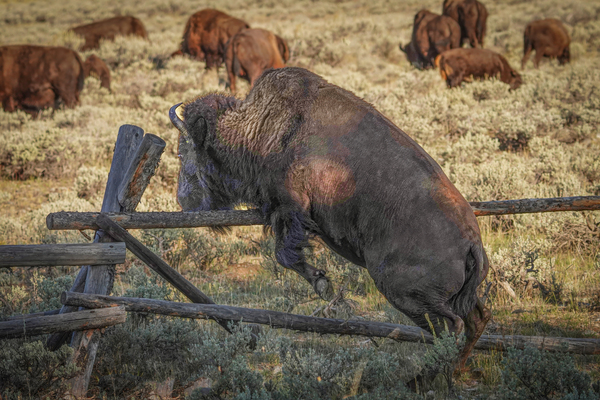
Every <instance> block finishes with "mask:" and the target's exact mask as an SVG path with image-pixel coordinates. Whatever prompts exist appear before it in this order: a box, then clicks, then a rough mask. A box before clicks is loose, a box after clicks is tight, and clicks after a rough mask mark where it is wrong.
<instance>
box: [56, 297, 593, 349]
mask: <svg viewBox="0 0 600 400" xmlns="http://www.w3.org/2000/svg"><path fill="white" fill-rule="evenodd" d="M61 302H62V303H63V304H69V305H77V306H83V307H87V308H99V307H109V306H113V305H123V306H125V309H126V310H127V311H133V312H143V313H154V314H162V315H170V316H176V317H183V318H197V319H208V318H215V317H216V318H221V319H227V320H231V321H243V322H251V323H256V324H263V325H269V326H271V327H272V328H284V329H291V330H297V331H305V332H316V333H321V334H337V335H361V336H370V337H387V338H390V339H394V340H398V341H407V342H425V343H433V336H432V335H431V334H430V333H429V332H426V331H424V330H423V329H421V328H419V327H416V326H407V325H398V324H390V323H386V322H372V321H351V320H343V319H332V318H316V317H308V316H305V315H297V314H288V313H284V312H279V311H269V310H257V309H251V308H242V307H231V306H223V305H216V304H190V303H177V302H171V301H164V300H153V299H141V298H133V297H111V296H100V295H89V294H82V293H73V292H63V294H62V295H61ZM565 345H566V347H564V346H565ZM510 346H514V347H519V348H522V347H524V346H532V347H536V348H538V349H544V350H548V351H567V352H573V353H579V354H600V339H578V338H554V337H539V336H499V335H483V336H481V338H480V339H479V341H478V342H477V344H476V345H475V348H476V349H480V350H490V349H495V350H505V349H506V348H507V347H510Z"/></svg>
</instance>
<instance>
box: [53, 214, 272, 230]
mask: <svg viewBox="0 0 600 400" xmlns="http://www.w3.org/2000/svg"><path fill="white" fill-rule="evenodd" d="M98 215H100V213H98V212H67V211H61V212H56V213H51V214H48V216H47V217H46V226H47V227H48V229H50V230H67V229H78V230H79V229H98V226H97V225H96V218H98ZM106 215H107V216H108V217H109V218H110V219H112V220H113V221H115V222H116V223H118V224H119V225H120V226H121V227H122V228H124V229H155V228H164V229H167V228H197V227H202V226H207V227H211V226H245V225H263V223H264V220H263V218H262V217H261V216H260V214H259V213H258V211H256V210H225V211H202V212H136V213H106Z"/></svg>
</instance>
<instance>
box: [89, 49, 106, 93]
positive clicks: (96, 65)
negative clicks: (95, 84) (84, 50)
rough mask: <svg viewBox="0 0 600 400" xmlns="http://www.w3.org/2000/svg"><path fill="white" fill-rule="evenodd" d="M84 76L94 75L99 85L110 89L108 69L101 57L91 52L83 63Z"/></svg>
mask: <svg viewBox="0 0 600 400" xmlns="http://www.w3.org/2000/svg"><path fill="white" fill-rule="evenodd" d="M83 71H84V74H85V77H86V78H87V77H88V76H95V77H97V78H98V79H99V80H100V86H101V87H103V88H107V89H108V90H110V71H109V70H108V66H107V65H106V63H105V62H104V61H102V59H101V58H100V57H98V56H96V55H95V54H92V55H91V56H89V57H88V58H86V59H85V62H84V63H83Z"/></svg>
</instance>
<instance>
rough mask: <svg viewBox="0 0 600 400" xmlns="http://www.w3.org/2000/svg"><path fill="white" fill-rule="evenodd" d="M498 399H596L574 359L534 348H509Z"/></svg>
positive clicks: (503, 363)
mask: <svg viewBox="0 0 600 400" xmlns="http://www.w3.org/2000/svg"><path fill="white" fill-rule="evenodd" d="M502 366H503V370H502V385H501V388H500V390H499V391H498V392H499V393H500V395H501V396H500V397H501V398H502V399H507V400H508V399H511V400H539V399H561V400H567V399H569V400H575V399H578V400H588V399H589V400H591V399H597V398H598V393H594V392H593V390H592V387H591V379H590V376H589V375H588V374H587V373H585V372H582V371H579V370H578V369H577V368H576V367H575V364H574V362H573V356H572V355H570V354H566V353H550V352H547V351H540V350H538V349H535V348H531V347H528V348H525V349H524V350H518V349H515V348H509V349H508V352H507V354H506V356H505V358H504V360H503V361H502Z"/></svg>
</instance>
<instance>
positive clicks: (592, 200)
mask: <svg viewBox="0 0 600 400" xmlns="http://www.w3.org/2000/svg"><path fill="white" fill-rule="evenodd" d="M469 204H471V208H473V211H474V212H475V215H476V216H478V217H481V216H485V215H504V214H529V213H542V212H557V211H585V210H600V196H575V197H551V198H547V199H521V200H503V201H481V202H471V203H469Z"/></svg>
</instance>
